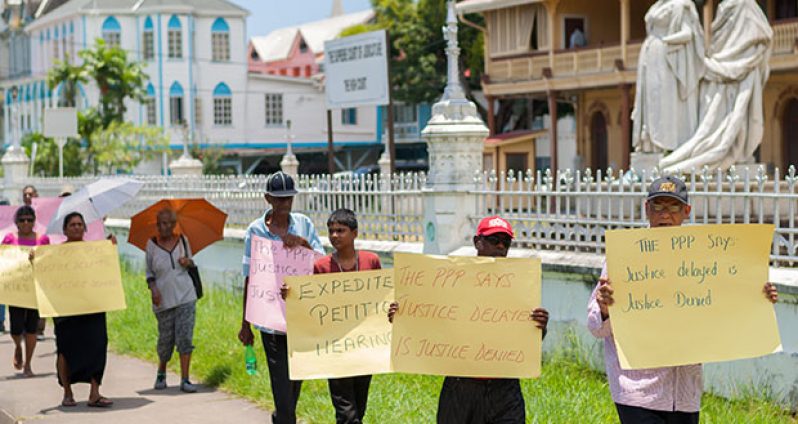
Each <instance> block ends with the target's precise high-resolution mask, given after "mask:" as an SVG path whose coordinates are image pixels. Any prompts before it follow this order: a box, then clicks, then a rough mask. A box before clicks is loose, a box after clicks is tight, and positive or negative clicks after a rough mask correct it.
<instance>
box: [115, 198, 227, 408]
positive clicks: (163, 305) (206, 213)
mask: <svg viewBox="0 0 798 424" xmlns="http://www.w3.org/2000/svg"><path fill="white" fill-rule="evenodd" d="M226 219H227V215H226V214H225V213H224V212H222V211H220V210H219V209H217V208H216V207H214V206H213V205H212V204H210V203H209V202H208V201H207V200H205V199H165V200H161V201H159V202H157V203H155V204H154V205H152V206H150V207H148V208H147V209H145V210H144V211H142V212H140V213H138V214H136V215H135V216H134V217H133V218H132V219H131V223H130V233H129V236H128V242H129V243H131V244H133V245H134V246H137V247H139V248H140V249H143V250H144V251H145V252H146V261H147V284H148V285H149V288H150V290H151V293H152V304H153V312H155V317H156V319H157V320H158V345H157V351H158V357H159V365H158V374H157V376H156V379H155V389H158V390H160V389H165V388H166V364H167V363H168V362H169V360H170V359H171V357H172V351H173V350H174V348H175V347H177V351H178V353H179V354H180V371H181V377H182V379H181V383H180V389H181V390H182V391H184V392H189V393H192V392H195V391H196V387H195V386H194V385H193V384H191V382H190V380H189V369H190V366H191V352H192V351H193V349H194V346H193V345H192V341H193V334H194V319H195V314H196V312H195V311H196V301H197V298H198V297H200V296H202V294H201V289H200V288H199V287H201V286H196V285H195V282H194V281H193V278H192V275H191V272H192V271H196V267H195V265H194V261H193V259H192V255H193V254H194V253H196V252H199V251H200V250H201V249H203V248H205V247H207V246H208V245H210V244H211V243H213V242H215V241H217V240H221V239H222V234H223V233H224V223H225V221H226ZM196 275H198V274H196ZM196 275H195V277H196ZM198 290H199V291H198Z"/></svg>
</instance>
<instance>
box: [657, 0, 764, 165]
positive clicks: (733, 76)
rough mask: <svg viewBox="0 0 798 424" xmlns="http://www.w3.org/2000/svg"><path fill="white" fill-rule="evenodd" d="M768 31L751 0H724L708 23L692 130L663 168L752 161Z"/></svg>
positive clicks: (759, 124) (760, 125)
mask: <svg viewBox="0 0 798 424" xmlns="http://www.w3.org/2000/svg"><path fill="white" fill-rule="evenodd" d="M772 39H773V30H772V29H771V27H770V24H768V20H767V18H766V17H765V14H764V13H762V10H761V9H760V8H759V5H758V4H757V2H756V0H724V1H723V2H722V3H720V7H719V8H718V14H717V16H716V17H715V21H714V22H713V23H712V46H711V47H710V50H709V52H708V55H707V56H708V57H707V58H706V60H705V64H706V74H705V76H704V81H702V83H701V105H700V124H699V127H698V129H697V130H696V133H695V135H694V136H693V137H692V138H691V139H690V140H688V141H687V142H685V143H684V144H683V145H682V146H680V147H679V148H678V149H676V150H675V151H674V152H673V153H671V154H670V155H668V156H666V157H665V158H664V159H663V160H662V161H661V162H660V167H661V168H663V169H665V170H670V171H675V170H678V169H681V170H689V169H691V168H702V167H703V166H705V165H706V166H709V167H710V168H716V167H717V168H724V169H726V168H729V167H730V166H732V165H734V164H736V163H752V162H753V154H754V151H755V150H756V148H757V147H758V146H759V143H760V142H761V141H762V132H763V128H764V119H763V114H762V94H763V89H764V86H765V83H766V82H767V79H768V75H769V71H770V70H769V67H768V60H769V59H770V50H771V41H772Z"/></svg>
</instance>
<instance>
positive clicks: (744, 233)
mask: <svg viewBox="0 0 798 424" xmlns="http://www.w3.org/2000/svg"><path fill="white" fill-rule="evenodd" d="M773 230H774V228H773V225H763V224H742V225H741V224H726V225H704V226H689V227H667V228H651V229H639V230H616V231H607V233H606V235H605V237H606V241H607V271H608V276H609V279H610V282H611V284H612V287H613V288H614V290H615V293H614V295H613V296H614V298H615V304H614V305H612V306H611V307H610V319H611V323H612V331H613V334H614V337H615V345H616V347H617V349H618V357H619V359H620V364H621V367H622V368H624V369H641V368H656V367H665V366H675V365H685V364H696V363H703V362H715V361H728V360H733V359H742V358H752V357H756V356H762V355H766V354H769V353H773V352H776V351H779V350H780V349H781V341H780V338H779V331H778V327H777V323H776V314H775V311H774V309H773V305H772V304H771V303H770V301H769V300H767V299H766V298H765V296H764V294H763V292H762V288H763V286H764V285H765V283H766V282H767V280H768V255H769V251H770V246H771V241H772V239H773Z"/></svg>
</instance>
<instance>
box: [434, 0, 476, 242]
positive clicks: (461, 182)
mask: <svg viewBox="0 0 798 424" xmlns="http://www.w3.org/2000/svg"><path fill="white" fill-rule="evenodd" d="M447 8H448V12H447V17H446V26H445V27H444V28H443V35H444V38H445V39H446V42H447V45H446V56H447V59H448V66H447V83H446V88H445V90H444V93H443V96H442V97H441V99H440V100H439V101H438V102H437V103H435V105H433V106H432V118H431V119H430V120H429V122H428V123H427V126H426V128H424V130H423V131H422V133H421V134H422V136H423V137H424V140H425V141H426V142H427V150H428V152H429V165H430V171H429V175H428V177H427V187H425V189H424V229H425V237H424V252H425V253H432V254H447V253H449V252H451V251H453V250H455V249H457V248H458V247H461V246H463V245H465V244H469V243H470V240H471V237H472V236H473V233H474V229H473V225H472V224H471V222H469V214H470V213H472V212H473V211H475V210H476V197H475V196H474V195H472V194H469V190H471V189H473V188H474V180H473V178H474V173H475V172H477V171H480V170H481V169H482V152H483V149H484V147H483V146H484V140H485V137H487V136H488V128H487V127H486V126H485V123H484V122H482V119H481V118H480V116H479V113H478V112H477V108H476V106H475V105H474V103H472V102H471V101H469V100H468V99H467V98H466V96H465V93H464V92H463V88H462V86H461V85H460V72H459V66H458V59H459V56H460V48H459V47H458V42H457V16H456V14H455V9H454V1H451V0H450V1H449V2H448V4H447Z"/></svg>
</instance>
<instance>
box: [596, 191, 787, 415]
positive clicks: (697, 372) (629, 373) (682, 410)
mask: <svg viewBox="0 0 798 424" xmlns="http://www.w3.org/2000/svg"><path fill="white" fill-rule="evenodd" d="M646 216H647V217H648V222H649V227H651V228H657V227H672V226H680V225H682V222H684V220H685V219H688V218H689V217H690V203H689V202H688V198H687V187H686V186H685V184H684V182H683V181H682V180H680V179H678V178H676V177H673V176H667V177H662V178H658V179H657V180H655V181H654V182H653V183H651V186H650V187H649V190H648V197H647V198H646ZM763 292H764V294H765V297H767V298H768V300H770V301H771V302H773V303H776V301H777V300H778V291H777V290H776V287H775V286H774V285H773V284H771V283H766V284H765V287H764V289H763ZM612 294H613V289H612V285H611V284H610V281H609V279H608V278H607V266H606V264H605V265H604V269H603V270H602V272H601V277H600V278H599V282H598V285H597V287H596V289H595V290H594V291H593V295H592V296H591V298H590V302H589V303H588V313H587V326H588V329H589V330H590V332H591V333H592V334H593V335H594V336H595V337H596V338H599V339H604V363H605V367H606V371H607V380H608V382H609V386H610V393H611V394H612V400H613V402H615V407H616V410H617V411H618V418H619V420H620V422H621V423H622V424H626V423H653V424H660V423H661V424H666V423H668V424H697V423H698V416H699V410H700V409H701V394H702V393H703V376H702V369H701V364H693V365H683V366H677V367H664V368H653V369H644V370H624V369H621V365H620V362H619V361H618V351H617V350H616V348H615V340H614V339H613V335H612V327H611V325H610V314H609V306H610V305H612V304H613V302H614V299H613V297H612Z"/></svg>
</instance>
